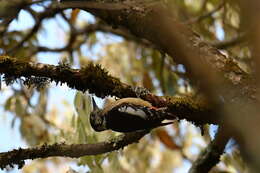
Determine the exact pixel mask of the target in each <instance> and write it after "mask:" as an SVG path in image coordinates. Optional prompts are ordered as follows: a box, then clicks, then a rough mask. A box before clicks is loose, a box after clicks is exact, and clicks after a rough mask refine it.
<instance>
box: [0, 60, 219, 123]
mask: <svg viewBox="0 0 260 173" xmlns="http://www.w3.org/2000/svg"><path fill="white" fill-rule="evenodd" d="M0 74H4V76H5V78H8V77H10V78H12V79H13V78H14V79H18V78H21V77H25V78H28V79H30V78H32V77H43V78H49V79H50V81H54V82H56V83H57V84H59V83H61V84H67V85H68V87H70V88H72V89H77V90H79V91H82V92H85V91H86V90H88V91H89V93H93V94H95V95H96V96H98V97H102V98H103V97H106V96H116V97H118V98H125V97H141V98H142V99H144V100H147V101H149V102H151V103H152V104H153V105H154V106H157V107H169V110H170V111H171V112H172V113H173V114H174V115H176V116H178V117H179V119H187V120H188V121H191V122H193V123H194V124H196V125H201V124H205V123H214V124H216V123H217V116H215V115H214V114H213V113H212V112H211V109H210V108H209V107H208V105H207V104H205V103H204V102H203V101H201V100H195V99H194V98H192V97H181V98H180V97H158V96H156V95H154V94H152V93H150V92H149V91H147V90H146V89H145V88H141V87H138V88H135V87H132V86H130V85H127V84H125V83H122V82H120V80H119V79H118V78H115V77H113V76H111V75H109V74H108V72H107V71H106V70H105V69H103V68H102V67H101V66H100V65H94V64H93V63H90V64H88V65H87V66H86V67H83V68H82V69H72V68H70V67H68V66H66V65H58V66H54V65H48V64H41V63H33V62H28V61H23V60H18V59H14V58H10V57H8V56H0Z"/></svg>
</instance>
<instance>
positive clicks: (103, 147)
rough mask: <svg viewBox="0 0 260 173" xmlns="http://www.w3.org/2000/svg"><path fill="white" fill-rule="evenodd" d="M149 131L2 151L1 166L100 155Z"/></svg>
mask: <svg viewBox="0 0 260 173" xmlns="http://www.w3.org/2000/svg"><path fill="white" fill-rule="evenodd" d="M147 133H148V131H140V132H133V133H128V134H124V135H120V136H117V137H115V138H113V139H111V140H109V141H106V142H100V143H96V144H72V145H67V144H53V145H47V144H45V145H42V146H40V147H36V148H28V149H21V148H20V149H18V150H13V151H9V152H4V153H0V168H1V169H4V168H6V167H7V166H11V167H13V166H14V165H18V167H19V168H22V167H23V165H24V161H25V160H27V159H38V158H47V157H57V156H61V157H71V158H79V157H82V156H88V155H98V154H103V153H107V152H111V151H115V150H119V149H121V148H124V147H125V146H127V145H129V144H132V143H135V142H138V141H139V140H140V139H141V138H142V137H143V136H144V135H146V134H147Z"/></svg>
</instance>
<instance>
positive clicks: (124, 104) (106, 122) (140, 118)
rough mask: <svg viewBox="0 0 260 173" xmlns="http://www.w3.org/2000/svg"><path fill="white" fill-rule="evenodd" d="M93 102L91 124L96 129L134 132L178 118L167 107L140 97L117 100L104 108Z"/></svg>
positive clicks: (162, 124)
mask: <svg viewBox="0 0 260 173" xmlns="http://www.w3.org/2000/svg"><path fill="white" fill-rule="evenodd" d="M92 102H93V111H92V113H91V114H90V124H91V126H92V128H93V129H94V130H95V131H98V132H100V131H104V130H109V129H111V130H113V131H117V132H133V131H137V130H147V129H152V128H156V127H159V126H164V125H168V124H171V123H172V122H167V123H162V121H163V120H165V119H171V120H172V119H176V117H175V116H173V115H172V114H170V113H168V112H167V111H166V110H167V108H165V107H164V108H155V107H153V106H152V104H151V103H149V102H147V101H144V100H142V99H140V98H123V99H119V100H116V101H114V102H112V103H110V104H108V105H107V106H105V108H104V109H99V108H98V107H97V105H96V103H95V100H94V99H92Z"/></svg>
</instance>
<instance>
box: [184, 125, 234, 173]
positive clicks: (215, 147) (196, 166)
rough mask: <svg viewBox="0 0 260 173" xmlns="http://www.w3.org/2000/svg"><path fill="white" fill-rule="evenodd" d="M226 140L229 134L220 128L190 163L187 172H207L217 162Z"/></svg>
mask: <svg viewBox="0 0 260 173" xmlns="http://www.w3.org/2000/svg"><path fill="white" fill-rule="evenodd" d="M228 140H229V136H228V135H227V134H226V132H225V131H224V130H223V129H222V128H220V129H219V130H218V132H217V134H216V137H215V139H214V140H213V141H212V142H211V143H210V144H209V145H208V146H207V148H206V149H205V150H204V151H202V152H201V153H200V155H199V156H198V158H197V160H196V161H195V162H194V163H193V164H192V167H191V168H190V170H189V173H204V172H205V173H206V172H209V171H210V170H211V169H212V167H214V166H215V165H216V164H217V163H218V162H219V159H220V156H221V155H222V154H223V152H224V149H225V146H226V144H227V142H228Z"/></svg>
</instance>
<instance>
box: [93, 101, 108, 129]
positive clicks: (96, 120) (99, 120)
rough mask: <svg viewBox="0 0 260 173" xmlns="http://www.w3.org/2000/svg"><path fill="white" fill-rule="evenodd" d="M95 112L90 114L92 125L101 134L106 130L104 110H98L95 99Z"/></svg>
mask: <svg viewBox="0 0 260 173" xmlns="http://www.w3.org/2000/svg"><path fill="white" fill-rule="evenodd" d="M92 105H93V111H92V112H91V113H90V125H91V127H92V128H93V129H94V130H95V131H97V132H101V131H104V130H107V129H106V124H105V117H104V116H103V115H102V110H101V109H99V108H98V106H97V104H96V102H95V100H94V98H92Z"/></svg>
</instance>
